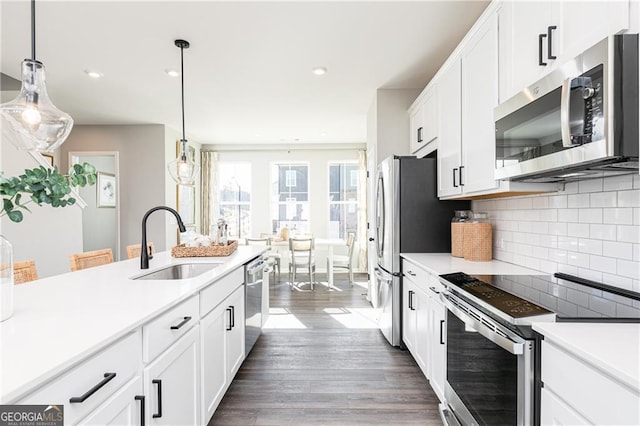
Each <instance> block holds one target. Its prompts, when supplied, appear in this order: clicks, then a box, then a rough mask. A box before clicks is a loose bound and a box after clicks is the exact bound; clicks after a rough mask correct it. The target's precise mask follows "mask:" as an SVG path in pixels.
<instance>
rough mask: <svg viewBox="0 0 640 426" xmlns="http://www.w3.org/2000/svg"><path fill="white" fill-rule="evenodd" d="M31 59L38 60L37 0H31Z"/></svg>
mask: <svg viewBox="0 0 640 426" xmlns="http://www.w3.org/2000/svg"><path fill="white" fill-rule="evenodd" d="M31 59H33V60H34V61H35V60H36V0H31Z"/></svg>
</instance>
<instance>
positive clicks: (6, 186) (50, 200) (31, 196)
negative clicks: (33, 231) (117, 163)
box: [0, 163, 97, 222]
mask: <svg viewBox="0 0 640 426" xmlns="http://www.w3.org/2000/svg"><path fill="white" fill-rule="evenodd" d="M96 178H97V175H96V168H95V167H94V166H92V165H91V164H89V163H84V164H74V165H73V167H72V168H71V170H69V174H68V175H63V174H60V172H59V171H58V167H54V168H51V169H47V168H45V167H43V166H40V167H36V168H34V169H26V170H25V171H24V174H22V175H20V176H14V177H9V178H7V177H4V173H3V172H1V171H0V196H2V210H0V217H2V216H5V215H6V216H8V217H9V219H10V220H11V221H12V222H21V221H22V219H23V212H22V211H23V210H26V211H29V212H30V210H29V208H28V207H27V205H28V204H29V203H32V202H33V203H36V204H37V205H39V206H41V205H43V204H49V205H51V207H66V206H70V205H73V204H75V202H76V199H75V198H73V197H71V196H69V194H70V193H71V187H72V186H81V187H82V186H86V185H94V184H95V183H96Z"/></svg>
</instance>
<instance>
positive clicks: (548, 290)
mask: <svg viewBox="0 0 640 426" xmlns="http://www.w3.org/2000/svg"><path fill="white" fill-rule="evenodd" d="M440 277H441V278H442V279H443V283H444V284H445V285H447V286H448V287H449V288H450V289H451V290H453V291H455V292H456V293H459V294H461V295H463V296H464V295H465V294H466V295H471V296H472V297H470V299H471V300H472V301H473V300H474V298H475V299H476V300H480V301H481V302H482V303H484V304H487V305H489V306H490V307H491V308H493V309H497V310H498V311H500V312H502V313H503V314H506V315H508V316H510V317H512V318H514V319H516V320H517V319H520V318H528V317H535V316H540V315H549V314H553V313H554V314H556V317H557V320H558V321H566V320H573V321H575V320H622V321H627V320H628V321H631V322H640V294H639V293H635V292H632V291H628V290H624V289H619V288H616V287H611V286H608V285H605V284H600V283H596V282H593V281H589V280H585V279H582V278H578V277H573V276H570V275H564V274H556V276H548V275H467V274H464V273H462V272H456V273H453V274H445V275H441V276H440Z"/></svg>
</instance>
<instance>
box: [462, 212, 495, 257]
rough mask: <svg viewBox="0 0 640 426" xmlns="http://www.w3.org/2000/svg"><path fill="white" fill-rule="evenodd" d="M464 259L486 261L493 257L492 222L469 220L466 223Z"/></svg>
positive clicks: (463, 243)
mask: <svg viewBox="0 0 640 426" xmlns="http://www.w3.org/2000/svg"><path fill="white" fill-rule="evenodd" d="M462 245H463V252H464V259H465V260H474V261H482V262H486V261H489V260H491V259H492V258H493V251H492V250H493V247H492V246H493V238H492V229H491V224H490V223H481V222H467V223H465V224H464V240H463V242H462Z"/></svg>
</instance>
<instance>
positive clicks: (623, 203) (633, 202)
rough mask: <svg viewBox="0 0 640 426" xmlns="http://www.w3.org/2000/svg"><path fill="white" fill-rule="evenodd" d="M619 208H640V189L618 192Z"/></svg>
mask: <svg viewBox="0 0 640 426" xmlns="http://www.w3.org/2000/svg"><path fill="white" fill-rule="evenodd" d="M618 207H640V189H632V190H630V191H618Z"/></svg>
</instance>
